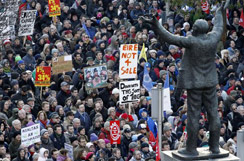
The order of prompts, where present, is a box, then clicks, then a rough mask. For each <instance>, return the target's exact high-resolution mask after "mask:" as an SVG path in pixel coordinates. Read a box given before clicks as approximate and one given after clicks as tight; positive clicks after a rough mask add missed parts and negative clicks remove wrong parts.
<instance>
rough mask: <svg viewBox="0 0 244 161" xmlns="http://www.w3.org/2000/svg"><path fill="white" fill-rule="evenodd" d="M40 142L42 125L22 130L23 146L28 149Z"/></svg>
mask: <svg viewBox="0 0 244 161" xmlns="http://www.w3.org/2000/svg"><path fill="white" fill-rule="evenodd" d="M40 141H41V136H40V124H35V125H32V126H29V127H25V128H23V129H21V145H23V146H25V147H27V146H29V145H32V144H34V143H37V142H40Z"/></svg>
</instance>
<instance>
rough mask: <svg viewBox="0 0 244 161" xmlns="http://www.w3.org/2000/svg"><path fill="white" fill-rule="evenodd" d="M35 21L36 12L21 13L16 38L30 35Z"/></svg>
mask: <svg viewBox="0 0 244 161" xmlns="http://www.w3.org/2000/svg"><path fill="white" fill-rule="evenodd" d="M35 21H36V10H26V11H22V12H21V16H20V27H19V34H18V36H28V35H32V34H33V31H34V25H35Z"/></svg>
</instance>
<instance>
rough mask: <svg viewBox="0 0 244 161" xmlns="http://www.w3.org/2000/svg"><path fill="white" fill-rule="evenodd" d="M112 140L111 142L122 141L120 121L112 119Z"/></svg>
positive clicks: (118, 142)
mask: <svg viewBox="0 0 244 161" xmlns="http://www.w3.org/2000/svg"><path fill="white" fill-rule="evenodd" d="M110 142H111V144H120V142H121V133H120V123H119V121H110Z"/></svg>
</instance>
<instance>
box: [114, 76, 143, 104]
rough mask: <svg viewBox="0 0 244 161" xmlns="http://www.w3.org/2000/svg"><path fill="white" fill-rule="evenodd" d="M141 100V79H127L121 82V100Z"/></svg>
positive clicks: (124, 101)
mask: <svg viewBox="0 0 244 161" xmlns="http://www.w3.org/2000/svg"><path fill="white" fill-rule="evenodd" d="M139 100H140V81H139V80H136V81H127V82H120V83H119V102H120V103H130V102H137V101H139Z"/></svg>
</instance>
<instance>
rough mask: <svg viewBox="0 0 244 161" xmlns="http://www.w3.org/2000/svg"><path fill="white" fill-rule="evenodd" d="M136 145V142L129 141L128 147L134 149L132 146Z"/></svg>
mask: <svg viewBox="0 0 244 161" xmlns="http://www.w3.org/2000/svg"><path fill="white" fill-rule="evenodd" d="M136 147H138V144H137V143H136V142H131V143H130V144H129V148H130V149H134V148H136Z"/></svg>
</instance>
